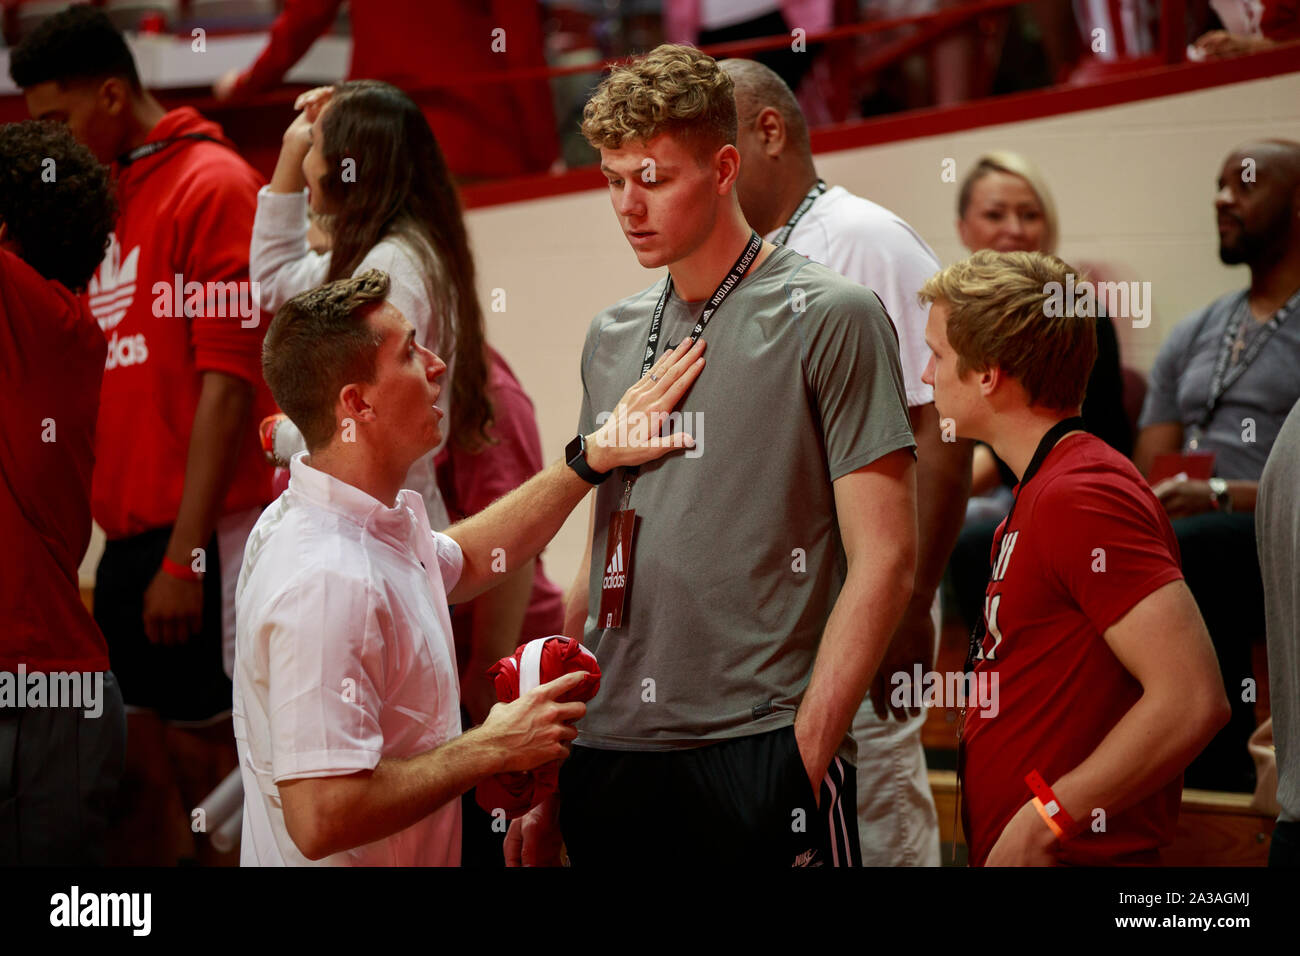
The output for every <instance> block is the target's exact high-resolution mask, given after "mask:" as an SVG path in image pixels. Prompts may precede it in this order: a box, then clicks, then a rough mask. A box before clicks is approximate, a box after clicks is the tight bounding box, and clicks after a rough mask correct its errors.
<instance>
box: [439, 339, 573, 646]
mask: <svg viewBox="0 0 1300 956" xmlns="http://www.w3.org/2000/svg"><path fill="white" fill-rule="evenodd" d="M488 352H489V355H490V357H491V362H490V364H489V366H488V394H489V395H490V396H491V398H492V411H493V414H494V418H495V422H494V423H493V426H492V428H491V429H490V430H489V431H490V433H491V435H492V436H493V437H494V438H496V439H497V444H495V445H484V446H483V448H482V450H481V451H479V452H477V453H475V454H470V453H469V452H466V451H465V450H463V449H461V448H460V447H458V446H457V445H456V442H455V439H454V438H453V439H451V440H449V441H448V442H447V444H446V446H445V447H444V448H443V450H442V452H441V453H440V454H439V455H438V461H437V473H438V488H439V489H440V490H441V491H442V497H443V501H445V502H446V504H447V512H448V514H450V516H451V520H452V521H459V520H461V519H462V518H466V517H468V516H469V515H472V514H477V513H478V512H480V511H482V510H483V509H484V508H486V507H487V506H488V505H490V504H491V503H492V502H494V501H496V500H497V499H498V498H500V497H501V496H502V495H504V494H506V493H507V492H510V491H513V490H514V489H515V488H517V487H519V486H520V485H522V484H523V483H524V482H525V481H527V480H528V479H529V478H531V477H533V475H535V474H537V473H538V472H539V471H541V470H542V441H541V438H540V437H539V436H538V434H537V419H536V417H535V416H534V414H533V403H532V402H531V401H529V399H528V395H527V394H526V393H525V392H524V390H523V386H521V385H520V384H519V380H518V379H516V378H515V376H514V373H513V372H512V371H510V366H508V365H507V364H506V362H505V359H503V358H502V357H501V356H500V355H498V354H497V353H496V352H495V351H493V350H492V349H489V350H488ZM534 567H535V569H536V570H535V571H534V572H533V593H532V594H531V595H530V596H529V598H528V611H527V613H526V614H525V615H524V626H523V630H522V632H521V633H520V635H519V640H520V643H523V642H524V641H530V640H532V639H533V638H535V637H550V636H551V635H553V634H559V633H560V632H561V631H562V630H563V628H564V596H563V595H562V594H561V593H560V589H559V588H557V587H556V586H555V585H554V584H553V583H551V581H550V579H549V578H547V577H546V574H545V573H544V572H543V571H542V559H541V558H540V557H539V558H538V559H537V564H536V565H535V566H534ZM451 628H452V633H453V635H454V637H455V640H456V660H457V661H458V662H459V663H460V666H461V668H462V669H463V668H464V666H465V663H466V661H467V660H468V659H469V651H470V640H471V636H472V635H473V633H474V605H473V603H472V602H471V603H466V604H458V605H456V606H455V607H454V608H452V611H451Z"/></svg>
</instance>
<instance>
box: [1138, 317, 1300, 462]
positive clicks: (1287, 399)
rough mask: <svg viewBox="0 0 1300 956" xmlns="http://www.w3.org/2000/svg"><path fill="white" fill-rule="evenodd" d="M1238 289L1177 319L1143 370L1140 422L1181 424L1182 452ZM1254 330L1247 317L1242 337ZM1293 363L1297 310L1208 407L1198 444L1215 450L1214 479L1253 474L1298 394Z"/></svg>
mask: <svg viewBox="0 0 1300 956" xmlns="http://www.w3.org/2000/svg"><path fill="white" fill-rule="evenodd" d="M1244 295H1245V293H1244V292H1240V291H1238V292H1230V293H1228V294H1227V295H1225V296H1223V297H1222V298H1219V299H1216V300H1215V301H1213V302H1211V303H1210V304H1209V305H1208V306H1206V307H1205V308H1204V309H1200V310H1199V311H1197V312H1194V313H1193V314H1192V315H1190V316H1188V317H1187V318H1186V319H1184V320H1183V321H1182V322H1180V323H1179V324H1178V325H1177V326H1176V327H1175V328H1174V330H1173V332H1171V333H1170V334H1169V338H1167V339H1165V343H1164V345H1162V346H1161V347H1160V352H1159V354H1158V355H1157V356H1156V361H1155V365H1153V366H1152V368H1151V377H1150V382H1149V383H1148V387H1147V397H1146V401H1145V402H1144V403H1143V405H1142V416H1141V418H1140V419H1139V420H1138V424H1139V426H1140V427H1143V428H1145V427H1146V426H1147V425H1156V424H1160V423H1164V422H1181V423H1182V425H1183V441H1184V451H1186V450H1187V449H1186V443H1187V441H1189V440H1190V439H1191V437H1192V426H1193V425H1195V424H1196V423H1197V422H1198V421H1199V420H1200V417H1201V413H1202V411H1203V410H1204V408H1205V403H1206V400H1207V399H1208V398H1209V396H1210V379H1211V378H1212V377H1213V376H1214V364H1215V362H1216V361H1217V360H1218V357H1219V348H1220V345H1221V343H1222V341H1223V334H1224V330H1225V329H1227V327H1228V321H1229V320H1230V319H1231V318H1232V314H1233V312H1234V311H1235V310H1236V308H1237V307H1238V305H1240V304H1241V300H1242V296H1244ZM1262 332H1263V325H1262V324H1261V323H1258V322H1254V321H1251V320H1248V321H1247V323H1246V333H1247V335H1248V336H1254V335H1259V334H1260V333H1262ZM1246 341H1247V343H1249V342H1250V339H1249V338H1247V340H1246ZM1247 348H1249V344H1247ZM1243 354H1244V351H1243ZM1297 369H1300V315H1292V316H1291V317H1290V318H1289V319H1287V321H1286V322H1284V323H1283V324H1282V327H1281V328H1279V329H1278V330H1277V332H1276V333H1275V334H1274V335H1273V337H1272V338H1271V339H1270V340H1269V341H1268V342H1267V343H1266V344H1265V345H1264V348H1263V350H1262V351H1261V352H1260V353H1259V354H1258V355H1256V356H1255V360H1254V361H1253V362H1251V363H1250V366H1249V367H1248V368H1247V369H1246V371H1245V372H1244V373H1243V374H1242V376H1241V377H1240V378H1239V379H1237V381H1236V382H1234V383H1233V384H1232V385H1231V386H1230V387H1229V388H1228V390H1227V391H1226V392H1224V393H1223V396H1222V397H1221V398H1220V399H1219V404H1218V405H1217V406H1216V407H1215V410H1214V415H1213V417H1211V419H1210V422H1209V425H1208V427H1207V428H1206V432H1205V437H1204V438H1203V439H1202V441H1201V445H1200V448H1201V450H1205V451H1213V452H1214V453H1215V460H1214V471H1215V474H1217V475H1218V476H1219V477H1220V478H1239V479H1244V480H1248V481H1258V480H1259V476H1260V473H1261V472H1262V471H1263V470H1264V462H1265V460H1266V459H1267V458H1268V451H1269V449H1270V448H1272V447H1273V441H1274V439H1275V438H1277V432H1278V429H1279V428H1281V427H1282V420H1283V419H1285V418H1286V416H1287V413H1288V412H1289V411H1291V406H1293V405H1294V404H1295V403H1296V399H1298V398H1300V373H1297ZM1252 423H1253V424H1252Z"/></svg>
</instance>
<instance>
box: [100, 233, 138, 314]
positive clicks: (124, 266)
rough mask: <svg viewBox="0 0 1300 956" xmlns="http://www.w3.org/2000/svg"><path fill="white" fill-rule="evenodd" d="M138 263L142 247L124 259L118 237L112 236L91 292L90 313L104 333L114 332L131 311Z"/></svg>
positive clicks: (132, 251) (136, 248)
mask: <svg viewBox="0 0 1300 956" xmlns="http://www.w3.org/2000/svg"><path fill="white" fill-rule="evenodd" d="M139 261H140V247H139V246H136V247H135V248H134V249H132V250H131V252H130V254H129V255H128V256H127V257H126V258H125V259H123V258H122V247H121V246H120V245H118V242H117V235H116V234H111V235H110V236H109V243H108V250H107V251H106V252H105V253H104V261H103V262H101V263H100V264H99V270H98V272H99V274H98V275H95V276H92V277H91V279H90V287H89V289H88V293H89V300H90V301H89V304H90V311H91V313H92V314H93V315H94V316H95V320H96V321H97V322H99V327H100V328H101V329H103V330H104V331H105V332H110V331H112V330H113V328H114V327H115V326H116V325H117V324H118V323H119V322H121V321H122V319H123V317H124V316H125V315H126V313H127V310H128V309H130V308H131V300H132V299H134V298H135V280H136V270H137V268H138V264H139Z"/></svg>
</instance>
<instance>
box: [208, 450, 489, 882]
mask: <svg viewBox="0 0 1300 956" xmlns="http://www.w3.org/2000/svg"><path fill="white" fill-rule="evenodd" d="M462 568H463V558H462V555H461V551H460V546H459V545H457V544H456V542H455V541H453V540H452V539H451V538H448V537H447V536H445V535H442V534H438V533H436V532H434V531H432V530H431V529H430V527H429V519H428V515H427V513H426V512H425V508H424V501H423V499H422V498H421V496H420V495H419V494H417V493H415V492H414V491H410V490H404V491H402V492H401V493H400V494H399V496H398V499H397V506H396V507H394V508H389V507H386V506H385V505H383V504H382V503H381V502H379V501H377V500H376V499H375V498H372V497H371V496H370V495H368V494H366V493H365V492H363V491H361V490H360V489H358V488H356V487H354V486H352V485H349V484H347V483H345V482H343V481H340V480H338V479H337V478H334V477H332V476H330V475H327V474H325V473H324V472H321V471H318V470H316V469H314V468H312V467H310V466H309V465H308V464H307V463H306V461H305V455H303V454H300V455H297V456H295V457H294V459H293V461H292V462H291V464H290V479H289V487H288V490H287V491H285V493H284V494H282V495H281V496H280V497H279V498H278V499H276V501H275V502H274V503H272V504H271V506H270V507H269V508H267V509H266V511H265V512H264V513H263V514H262V517H261V518H260V519H259V520H258V522H257V524H256V525H255V526H254V528H253V531H252V533H251V534H250V535H249V538H248V545H247V547H246V549H245V552H244V566H243V571H242V573H241V574H240V577H239V586H238V590H237V594H236V620H237V622H238V633H237V637H236V659H235V678H234V730H235V741H236V744H237V746H238V750H239V764H240V773H241V776H242V778H243V783H244V823H243V847H242V851H241V857H240V862H241V864H242V865H245V866H250V865H269V866H284V865H300V866H308V865H324V866H357V865H362V866H365V865H369V866H374V865H396V866H428V865H444V866H456V865H458V864H459V863H460V801H459V800H452V801H450V802H449V803H447V804H446V805H444V806H442V807H440V808H439V809H438V810H436V811H434V812H433V813H431V814H429V815H428V816H427V817H425V818H424V819H422V820H421V821H419V822H418V823H416V824H414V825H412V826H410V827H408V828H407V829H405V830H402V831H401V832H399V833H395V834H393V835H392V836H390V837H387V838H385V839H383V840H378V841H376V842H374V843H370V844H367V845H365V846H360V847H356V848H354V849H352V850H347V851H344V852H342V853H337V854H334V855H332V856H329V857H327V858H325V859H323V860H318V861H314V862H313V861H311V860H308V859H307V858H306V857H304V856H303V855H302V853H301V852H299V850H298V847H297V846H296V845H295V844H294V842H293V840H292V838H291V837H290V836H289V832H288V830H287V829H286V827H285V822H284V812H283V809H282V807H281V803H280V795H279V790H278V787H277V785H278V784H280V783H283V782H285V781H288V780H298V779H303V778H307V777H329V776H341V775H344V774H351V773H357V772H358V771H364V770H372V769H374V767H375V766H376V765H378V763H379V761H380V760H381V759H383V758H386V757H394V758H401V757H411V756H415V755H416V754H420V753H424V752H425V751H428V750H433V749H434V748H435V747H438V746H439V745H441V744H443V743H445V742H447V741H448V740H451V739H452V738H453V737H455V736H457V735H458V734H459V733H460V731H461V726H460V697H459V681H458V679H457V674H456V654H455V649H454V645H453V643H452V631H451V618H450V615H449V613H448V610H447V591H448V590H450V589H451V588H452V587H454V586H455V584H456V582H457V580H459V578H460V574H461V570H462Z"/></svg>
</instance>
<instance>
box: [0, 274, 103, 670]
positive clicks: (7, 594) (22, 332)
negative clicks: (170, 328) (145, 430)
mask: <svg viewBox="0 0 1300 956" xmlns="http://www.w3.org/2000/svg"><path fill="white" fill-rule="evenodd" d="M104 351H105V350H104V336H103V334H102V333H101V332H100V331H99V328H98V327H97V326H96V325H95V320H94V319H93V318H91V316H90V313H89V312H88V311H87V310H86V307H85V305H84V303H83V302H82V301H81V300H80V299H79V298H78V297H77V296H75V295H73V294H72V293H71V292H69V291H68V290H67V289H65V288H64V287H63V286H62V285H60V284H59V283H57V282H53V281H51V280H49V279H46V278H44V277H43V276H41V275H40V274H39V273H38V272H37V271H36V270H35V269H33V268H32V267H31V266H29V265H28V264H27V263H26V262H24V261H22V260H21V259H19V258H18V257H17V256H15V255H14V254H13V253H11V252H8V251H7V250H4V249H0V379H2V380H3V381H4V383H5V398H4V401H2V402H0V541H3V542H4V544H3V547H0V608H3V614H4V624H3V632H2V633H3V637H0V670H3V671H14V670H17V668H18V665H19V664H25V665H26V667H27V669H28V670H29V671H56V670H59V671H102V670H107V669H108V646H107V645H106V644H105V642H104V636H103V635H102V634H101V633H100V632H99V628H98V627H97V626H96V625H95V622H94V620H93V619H92V618H91V616H90V612H89V611H87V610H86V607H85V605H83V604H82V603H81V592H80V587H79V582H78V580H77V566H78V565H79V564H80V563H81V556H82V555H83V554H85V552H86V545H87V544H88V543H89V541H90V475H91V471H92V469H93V468H94V466H95V415H96V412H97V410H98V408H99V383H100V379H101V378H102V377H103V375H104Z"/></svg>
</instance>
